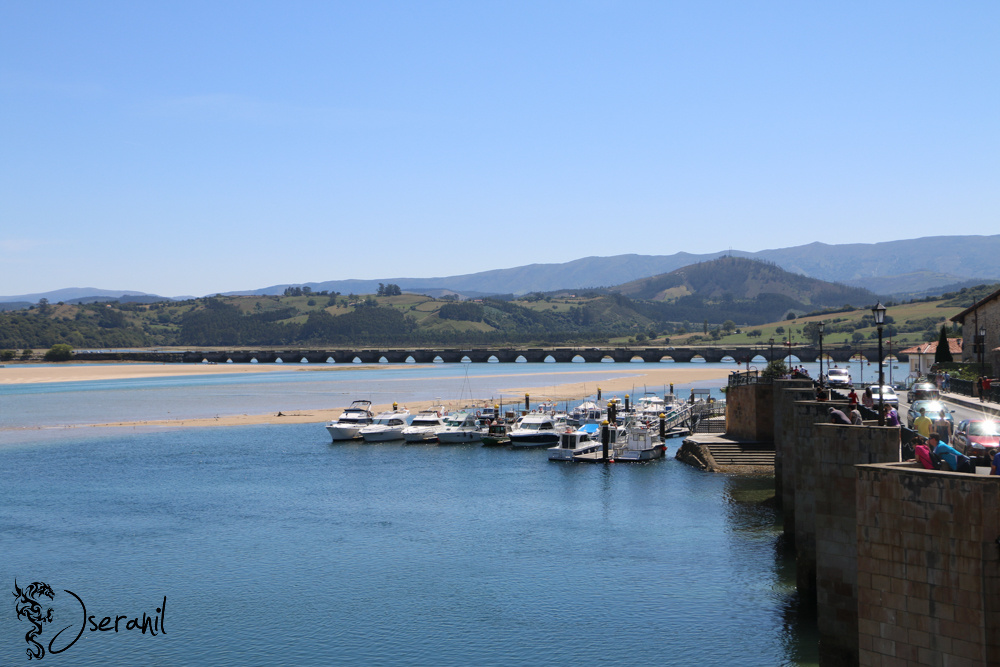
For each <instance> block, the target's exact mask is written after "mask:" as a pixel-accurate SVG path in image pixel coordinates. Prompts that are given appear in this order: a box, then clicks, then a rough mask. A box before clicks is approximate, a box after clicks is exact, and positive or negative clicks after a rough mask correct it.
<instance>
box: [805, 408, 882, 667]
mask: <svg viewBox="0 0 1000 667" xmlns="http://www.w3.org/2000/svg"><path fill="white" fill-rule="evenodd" d="M811 448H812V454H813V455H812V456H809V457H806V458H804V459H803V460H802V461H801V463H802V465H800V467H799V470H800V471H801V479H802V481H803V483H804V484H809V485H811V487H812V489H813V494H812V495H813V518H812V521H813V526H814V535H815V544H814V545H812V549H811V552H812V553H813V554H814V557H815V563H812V564H807V563H805V562H804V559H803V558H799V559H798V560H799V562H800V564H801V565H802V566H803V567H806V568H808V569H812V571H813V572H814V573H815V575H814V576H815V586H816V608H817V625H818V627H819V633H820V652H821V655H822V657H823V658H822V664H823V665H824V666H826V665H856V664H858V593H857V543H858V537H857V535H858V530H857V517H856V515H857V507H856V496H857V492H856V486H857V468H856V466H857V465H858V464H868V463H876V462H877V463H882V462H898V461H899V458H900V438H899V429H898V428H895V427H891V426H842V425H835V424H828V423H819V424H814V425H813V431H812V438H811ZM797 542H798V537H797Z"/></svg>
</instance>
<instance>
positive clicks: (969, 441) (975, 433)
mask: <svg viewBox="0 0 1000 667" xmlns="http://www.w3.org/2000/svg"><path fill="white" fill-rule="evenodd" d="M952 446H953V447H954V448H955V449H957V450H958V451H960V452H962V453H963V454H965V455H966V456H968V457H969V458H970V459H972V460H973V461H975V462H976V463H977V464H979V465H987V466H988V465H989V464H990V461H992V460H993V456H994V455H995V454H996V453H997V449H998V448H1000V424H998V423H997V422H995V421H994V420H992V419H963V420H962V421H960V422H958V426H956V427H955V435H954V436H953V437H952Z"/></svg>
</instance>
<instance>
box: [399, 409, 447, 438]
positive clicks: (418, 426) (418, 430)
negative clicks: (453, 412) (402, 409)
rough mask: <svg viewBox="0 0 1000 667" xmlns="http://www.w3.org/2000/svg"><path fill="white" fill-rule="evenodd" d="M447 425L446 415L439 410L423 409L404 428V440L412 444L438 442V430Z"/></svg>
mask: <svg viewBox="0 0 1000 667" xmlns="http://www.w3.org/2000/svg"><path fill="white" fill-rule="evenodd" d="M444 427H445V420H444V417H442V416H441V412H439V411H437V410H423V411H421V412H418V413H417V415H416V416H415V417H414V418H413V420H412V421H411V422H410V425H409V426H407V427H406V428H404V429H403V432H402V435H403V440H405V441H406V442H408V443H411V444H418V443H427V442H437V440H438V431H440V430H441V429H442V428H444Z"/></svg>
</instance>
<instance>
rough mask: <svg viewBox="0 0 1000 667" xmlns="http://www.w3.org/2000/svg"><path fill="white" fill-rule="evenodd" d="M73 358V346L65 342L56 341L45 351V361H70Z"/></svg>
mask: <svg viewBox="0 0 1000 667" xmlns="http://www.w3.org/2000/svg"><path fill="white" fill-rule="evenodd" d="M72 358H73V348H72V347H71V346H69V345H66V344H65V343H56V344H55V345H53V346H52V347H51V348H49V351H48V352H46V353H45V361H69V360H70V359H72Z"/></svg>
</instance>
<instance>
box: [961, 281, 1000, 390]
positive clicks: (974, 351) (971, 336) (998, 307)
mask: <svg viewBox="0 0 1000 667" xmlns="http://www.w3.org/2000/svg"><path fill="white" fill-rule="evenodd" d="M951 321H952V322H957V323H958V324H961V325H962V361H964V362H967V363H978V362H979V361H982V362H983V365H984V366H985V371H986V373H987V374H988V375H989V376H990V377H997V375H998V374H1000V358H998V357H1000V290H997V291H995V292H993V293H992V294H990V295H988V296H986V297H984V298H983V299H980V300H979V301H977V302H976V303H974V304H972V305H971V306H969V307H968V308H966V309H965V310H963V311H962V312H960V313H959V314H958V315H955V317H953V318H951ZM980 346H982V347H980ZM980 355H982V357H980Z"/></svg>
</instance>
